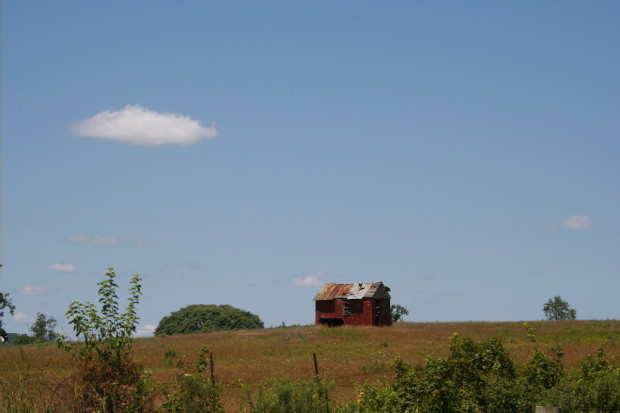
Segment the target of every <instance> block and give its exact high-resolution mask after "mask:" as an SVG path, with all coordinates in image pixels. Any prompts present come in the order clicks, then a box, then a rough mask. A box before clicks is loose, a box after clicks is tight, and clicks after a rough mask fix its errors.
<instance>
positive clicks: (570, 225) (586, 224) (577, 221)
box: [562, 215, 592, 230]
mask: <svg viewBox="0 0 620 413" xmlns="http://www.w3.org/2000/svg"><path fill="white" fill-rule="evenodd" d="M562 226H563V227H564V228H566V229H586V230H587V229H590V228H592V219H590V217H588V216H586V215H573V216H572V217H570V218H568V219H567V220H566V221H564V222H562Z"/></svg>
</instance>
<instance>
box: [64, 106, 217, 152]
mask: <svg viewBox="0 0 620 413" xmlns="http://www.w3.org/2000/svg"><path fill="white" fill-rule="evenodd" d="M71 131H72V132H73V133H74V134H76V135H79V136H85V137H89V138H100V139H111V140H115V141H121V142H125V143H129V144H133V145H139V146H159V145H166V144H173V145H182V146H188V145H193V144H195V143H196V142H198V141H200V140H201V139H205V138H207V139H211V138H215V137H216V136H217V135H218V131H217V129H216V128H215V125H214V124H212V125H211V126H208V127H207V126H202V124H201V123H200V121H198V120H194V119H191V118H190V117H189V116H185V115H180V114H176V113H160V112H157V111H153V110H149V109H146V108H144V107H142V106H140V105H127V106H125V107H124V108H123V109H121V110H118V111H108V110H106V111H104V112H101V113H98V114H96V115H95V116H93V117H92V118H89V119H86V120H84V121H82V122H78V123H76V124H74V125H73V127H72V128H71Z"/></svg>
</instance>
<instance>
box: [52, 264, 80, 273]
mask: <svg viewBox="0 0 620 413" xmlns="http://www.w3.org/2000/svg"><path fill="white" fill-rule="evenodd" d="M47 269H48V270H50V271H56V272H75V265H73V264H65V263H64V262H57V263H56V264H52V265H50V266H49V267H47Z"/></svg>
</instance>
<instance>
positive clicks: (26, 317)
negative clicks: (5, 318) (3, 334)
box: [13, 313, 35, 323]
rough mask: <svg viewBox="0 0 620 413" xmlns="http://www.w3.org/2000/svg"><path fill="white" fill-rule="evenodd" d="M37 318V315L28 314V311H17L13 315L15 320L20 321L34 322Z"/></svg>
mask: <svg viewBox="0 0 620 413" xmlns="http://www.w3.org/2000/svg"><path fill="white" fill-rule="evenodd" d="M34 320H35V316H34V315H32V314H30V315H28V314H26V313H15V315H14V316H13V321H19V322H22V323H32V322H33V321H34Z"/></svg>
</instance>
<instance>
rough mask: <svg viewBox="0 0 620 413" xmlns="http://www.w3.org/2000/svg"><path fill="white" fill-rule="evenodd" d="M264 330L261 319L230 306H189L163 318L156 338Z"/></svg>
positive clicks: (156, 331) (156, 332)
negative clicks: (253, 329)
mask: <svg viewBox="0 0 620 413" xmlns="http://www.w3.org/2000/svg"><path fill="white" fill-rule="evenodd" d="M251 328H264V324H263V322H262V321H261V319H260V318H259V317H258V316H257V315H254V314H252V313H250V312H249V311H245V310H240V309H238V308H235V307H232V306H230V305H189V306H187V307H184V308H182V309H180V310H178V311H175V312H173V313H172V314H170V315H169V316H166V317H164V318H162V320H161V321H160V322H159V325H158V326H157V328H156V329H155V336H159V337H160V336H171V335H175V334H192V333H210V332H214V331H226V330H242V329H251Z"/></svg>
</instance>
